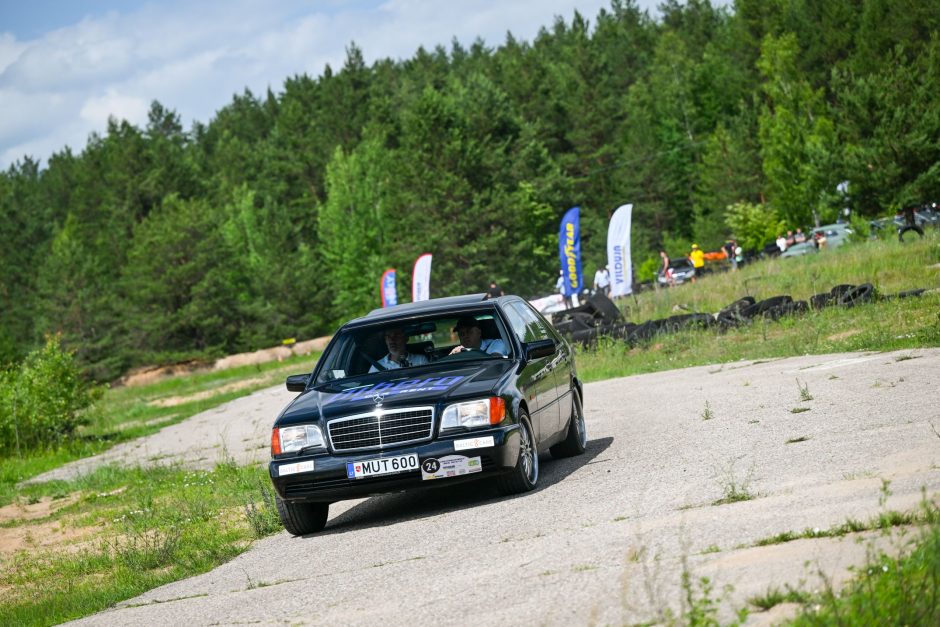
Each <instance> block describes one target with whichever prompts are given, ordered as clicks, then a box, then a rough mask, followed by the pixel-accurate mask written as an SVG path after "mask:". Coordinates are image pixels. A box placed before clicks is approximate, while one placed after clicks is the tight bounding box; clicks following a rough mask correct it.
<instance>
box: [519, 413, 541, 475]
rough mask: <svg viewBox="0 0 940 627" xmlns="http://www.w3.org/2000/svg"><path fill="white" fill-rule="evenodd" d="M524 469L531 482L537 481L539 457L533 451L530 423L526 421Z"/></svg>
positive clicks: (523, 453) (523, 428)
mask: <svg viewBox="0 0 940 627" xmlns="http://www.w3.org/2000/svg"><path fill="white" fill-rule="evenodd" d="M521 446H522V452H521V454H522V469H523V471H525V476H526V478H527V479H528V480H529V482H530V483H535V480H536V479H537V478H538V472H539V467H538V463H539V462H538V457H536V456H535V455H534V453H533V446H532V435H531V434H530V433H529V425H528V423H526V422H523V423H522V442H521Z"/></svg>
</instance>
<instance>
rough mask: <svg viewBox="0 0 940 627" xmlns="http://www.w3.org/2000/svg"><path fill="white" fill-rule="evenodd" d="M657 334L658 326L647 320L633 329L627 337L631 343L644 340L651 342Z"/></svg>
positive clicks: (653, 321)
mask: <svg viewBox="0 0 940 627" xmlns="http://www.w3.org/2000/svg"><path fill="white" fill-rule="evenodd" d="M658 332H659V325H658V324H657V323H656V320H647V321H646V322H644V323H643V324H641V325H639V326H637V327H636V328H634V329H633V330H632V331H631V332H630V335H629V337H630V338H631V341H634V342H642V341H644V340H651V339H653V337H654V336H655V335H656V333H658Z"/></svg>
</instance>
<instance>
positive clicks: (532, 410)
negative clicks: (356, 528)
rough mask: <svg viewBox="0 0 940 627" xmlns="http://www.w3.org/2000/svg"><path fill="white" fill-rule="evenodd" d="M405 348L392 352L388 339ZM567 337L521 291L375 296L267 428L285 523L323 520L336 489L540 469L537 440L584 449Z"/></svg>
mask: <svg viewBox="0 0 940 627" xmlns="http://www.w3.org/2000/svg"><path fill="white" fill-rule="evenodd" d="M392 352H394V353H395V355H396V356H398V355H403V356H402V357H401V359H396V360H395V361H391V360H390V353H392ZM574 359H575V356H574V351H573V350H572V349H571V346H570V345H569V344H568V342H567V341H566V340H565V339H564V338H562V337H561V336H560V335H558V333H557V332H556V331H555V330H554V329H553V328H552V326H551V325H550V324H549V323H548V322H547V321H546V320H545V318H543V317H542V316H541V315H540V314H539V313H538V312H536V311H535V310H534V309H533V308H532V306H531V305H529V304H528V303H527V302H526V301H524V300H522V299H521V298H519V297H518V296H501V297H498V298H493V299H488V298H486V295H485V294H475V295H469V296H455V297H452V298H438V299H433V300H426V301H419V302H416V303H407V304H403V305H397V306H394V307H387V308H384V309H376V310H374V311H372V312H371V313H369V314H368V315H366V316H364V317H362V318H358V319H356V320H352V321H350V322H348V323H346V324H345V325H343V327H342V328H341V329H340V330H339V331H338V332H337V333H336V334H335V335H334V336H333V339H332V340H331V341H330V343H329V345H328V346H327V347H326V350H325V351H324V352H323V355H322V356H321V357H320V359H319V360H318V361H317V363H316V366H315V368H314V370H313V372H312V373H309V374H299V375H293V376H290V377H288V378H287V389H288V390H290V391H292V392H299V395H298V396H297V397H296V398H295V399H294V400H293V401H291V402H290V404H288V405H287V407H285V408H284V409H283V410H282V411H281V413H280V415H279V416H278V417H277V419H276V420H275V421H274V427H273V430H272V433H271V462H270V465H269V471H270V476H271V481H272V482H273V484H274V489H275V492H276V496H275V505H276V506H277V510H278V513H279V514H280V517H281V522H282V523H283V525H284V527H285V529H287V531H289V532H290V533H292V534H294V535H303V534H308V533H314V532H317V531H320V530H321V529H323V527H324V526H325V525H326V522H327V515H328V510H329V506H330V503H334V502H336V501H342V500H346V499H356V498H362V497H365V496H370V495H373V494H380V493H385V492H401V491H405V490H412V489H418V488H427V487H434V486H450V485H453V484H454V483H458V482H461V481H466V480H477V479H487V478H492V480H493V481H494V482H495V484H496V487H497V488H498V489H499V490H500V491H501V492H502V493H503V494H516V493H521V492H527V491H529V490H532V489H534V488H535V487H536V484H537V483H538V480H539V453H542V452H550V453H551V455H552V456H553V457H568V456H572V455H579V454H581V453H583V452H584V450H585V445H586V443H587V434H586V433H587V432H586V430H585V425H584V414H583V412H582V410H581V399H582V393H583V387H582V384H581V381H580V380H579V379H578V375H577V371H576V370H575V361H574Z"/></svg>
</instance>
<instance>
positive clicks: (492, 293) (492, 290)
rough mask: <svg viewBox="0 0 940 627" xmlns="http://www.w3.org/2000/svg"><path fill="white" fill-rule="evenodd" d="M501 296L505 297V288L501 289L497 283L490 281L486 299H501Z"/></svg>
mask: <svg viewBox="0 0 940 627" xmlns="http://www.w3.org/2000/svg"><path fill="white" fill-rule="evenodd" d="M500 296H505V294H504V293H503V288H501V287H500V286H499V284H498V283H496V281H490V286H489V287H488V288H487V290H486V297H487V298H499V297H500Z"/></svg>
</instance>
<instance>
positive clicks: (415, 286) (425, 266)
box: [411, 253, 431, 303]
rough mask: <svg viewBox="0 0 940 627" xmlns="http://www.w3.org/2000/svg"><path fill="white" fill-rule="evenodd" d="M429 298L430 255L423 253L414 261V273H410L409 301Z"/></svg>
mask: <svg viewBox="0 0 940 627" xmlns="http://www.w3.org/2000/svg"><path fill="white" fill-rule="evenodd" d="M430 298H431V254H430V253H425V254H423V255H421V256H420V257H418V259H417V261H415V268H414V272H412V273H411V301H412V302H414V303H416V302H418V301H419V300H428V299H430Z"/></svg>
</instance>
